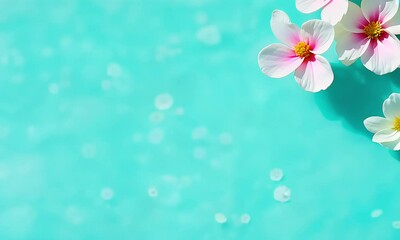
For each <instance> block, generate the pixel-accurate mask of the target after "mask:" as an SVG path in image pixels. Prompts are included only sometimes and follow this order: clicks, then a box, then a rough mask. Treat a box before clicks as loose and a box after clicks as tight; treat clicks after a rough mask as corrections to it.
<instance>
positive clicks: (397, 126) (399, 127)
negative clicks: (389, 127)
mask: <svg viewBox="0 0 400 240" xmlns="http://www.w3.org/2000/svg"><path fill="white" fill-rule="evenodd" d="M393 130H396V131H400V118H398V117H396V118H395V119H394V121H393Z"/></svg>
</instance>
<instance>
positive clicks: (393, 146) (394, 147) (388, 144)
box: [380, 138, 400, 151]
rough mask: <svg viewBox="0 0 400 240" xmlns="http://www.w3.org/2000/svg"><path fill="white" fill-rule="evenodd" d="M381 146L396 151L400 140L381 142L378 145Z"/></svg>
mask: <svg viewBox="0 0 400 240" xmlns="http://www.w3.org/2000/svg"><path fill="white" fill-rule="evenodd" d="M380 144H381V145H382V146H384V147H386V148H389V149H391V150H395V151H398V150H400V138H399V139H397V140H395V141H393V142H382V143H380Z"/></svg>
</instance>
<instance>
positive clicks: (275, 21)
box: [271, 10, 300, 47]
mask: <svg viewBox="0 0 400 240" xmlns="http://www.w3.org/2000/svg"><path fill="white" fill-rule="evenodd" d="M271 29H272V32H273V33H274V35H275V36H276V38H278V39H279V41H281V42H283V43H284V44H286V45H288V46H289V47H294V46H296V45H297V43H299V42H300V29H299V27H297V26H296V25H295V24H293V23H291V22H290V18H289V16H288V15H287V14H286V13H285V12H283V11H280V10H275V11H273V12H272V17H271Z"/></svg>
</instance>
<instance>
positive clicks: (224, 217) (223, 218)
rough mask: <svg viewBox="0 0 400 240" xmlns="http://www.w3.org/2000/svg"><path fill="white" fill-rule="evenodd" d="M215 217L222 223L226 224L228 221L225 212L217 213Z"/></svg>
mask: <svg viewBox="0 0 400 240" xmlns="http://www.w3.org/2000/svg"><path fill="white" fill-rule="evenodd" d="M214 219H215V221H216V222H217V223H220V224H224V223H226V221H228V219H227V218H226V216H225V215H224V214H223V213H216V214H215V215H214Z"/></svg>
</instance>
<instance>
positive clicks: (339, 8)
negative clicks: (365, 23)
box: [321, 0, 349, 25]
mask: <svg viewBox="0 0 400 240" xmlns="http://www.w3.org/2000/svg"><path fill="white" fill-rule="evenodd" d="M348 6H349V1H348V0H334V1H331V2H330V3H329V4H327V5H326V6H325V7H324V8H323V9H322V12H321V19H322V20H323V21H326V22H329V23H330V24H332V25H336V24H337V23H338V22H339V21H340V20H341V19H342V18H343V15H344V14H346V12H347V9H348Z"/></svg>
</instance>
